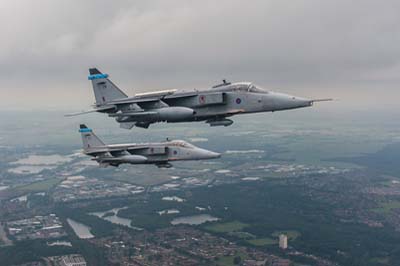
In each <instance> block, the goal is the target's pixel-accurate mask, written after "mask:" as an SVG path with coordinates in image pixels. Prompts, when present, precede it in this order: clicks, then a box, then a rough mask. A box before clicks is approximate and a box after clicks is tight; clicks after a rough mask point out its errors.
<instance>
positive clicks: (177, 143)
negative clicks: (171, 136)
mask: <svg viewBox="0 0 400 266" xmlns="http://www.w3.org/2000/svg"><path fill="white" fill-rule="evenodd" d="M171 144H172V145H173V146H178V147H183V148H188V149H194V148H195V146H193V145H192V144H190V143H187V142H186V141H183V140H174V141H172V142H171Z"/></svg>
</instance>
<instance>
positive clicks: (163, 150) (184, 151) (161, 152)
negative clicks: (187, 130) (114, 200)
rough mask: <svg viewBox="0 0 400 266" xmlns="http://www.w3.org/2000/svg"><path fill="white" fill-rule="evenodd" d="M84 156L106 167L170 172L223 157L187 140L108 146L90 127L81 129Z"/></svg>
mask: <svg viewBox="0 0 400 266" xmlns="http://www.w3.org/2000/svg"><path fill="white" fill-rule="evenodd" d="M79 132H80V133H81V136H82V143H83V153H84V154H86V155H89V156H92V157H93V158H92V160H94V161H96V162H98V163H99V165H100V166H102V167H107V166H116V167H118V166H119V165H120V164H124V163H129V164H155V165H156V166H158V167H160V168H170V167H172V165H171V164H170V163H169V162H171V161H184V160H205V159H215V158H219V157H221V154H219V153H216V152H212V151H209V150H205V149H201V148H198V147H196V146H194V145H192V144H190V143H188V142H186V141H183V140H168V141H166V142H159V143H141V144H135V143H128V144H113V145H106V144H104V143H103V142H102V141H101V140H100V139H99V138H98V137H97V136H96V135H95V134H94V133H93V131H92V129H90V128H88V127H86V125H83V124H82V125H80V129H79Z"/></svg>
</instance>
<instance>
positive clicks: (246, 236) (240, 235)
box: [228, 231, 256, 239]
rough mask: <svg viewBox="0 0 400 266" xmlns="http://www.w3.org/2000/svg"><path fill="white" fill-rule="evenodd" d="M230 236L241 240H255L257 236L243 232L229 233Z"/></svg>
mask: <svg viewBox="0 0 400 266" xmlns="http://www.w3.org/2000/svg"><path fill="white" fill-rule="evenodd" d="M228 235H229V236H234V237H237V238H241V239H254V238H256V236H255V235H253V234H250V233H248V232H242V231H235V232H228Z"/></svg>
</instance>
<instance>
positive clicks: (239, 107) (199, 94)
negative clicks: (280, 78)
mask: <svg viewBox="0 0 400 266" xmlns="http://www.w3.org/2000/svg"><path fill="white" fill-rule="evenodd" d="M89 74H90V75H89V76H88V79H89V80H90V81H91V82H92V86H93V91H94V95H95V99H96V103H95V105H94V109H93V110H90V111H86V112H82V113H76V114H70V115H69V116H72V115H78V114H84V113H88V112H100V113H106V114H108V116H110V117H113V118H115V120H116V121H117V122H118V123H120V126H121V127H122V128H126V129H131V128H132V127H134V126H137V127H142V128H148V127H149V126H150V124H153V123H156V122H168V123H175V122H189V121H205V122H206V123H208V124H209V125H210V126H230V125H231V124H232V123H233V121H232V120H230V119H227V117H230V116H233V115H237V114H247V113H257V112H274V111H282V110H289V109H295V108H302V107H308V106H311V105H313V103H314V102H319V101H329V100H331V99H318V100H310V99H305V98H300V97H295V96H291V95H287V94H283V93H277V92H272V91H267V90H264V89H262V88H260V87H259V86H257V85H254V84H252V83H249V82H238V83H230V82H226V81H225V80H223V83H221V84H218V85H216V86H213V87H211V88H207V89H194V90H191V91H178V90H163V91H155V92H147V93H138V94H136V95H134V96H133V97H129V96H128V95H126V94H125V93H124V92H123V91H122V90H120V89H119V88H118V87H117V86H116V85H115V84H114V83H112V82H111V80H110V79H109V78H108V75H107V74H103V73H101V72H100V71H99V70H98V69H97V68H91V69H89Z"/></svg>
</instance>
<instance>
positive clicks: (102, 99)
mask: <svg viewBox="0 0 400 266" xmlns="http://www.w3.org/2000/svg"><path fill="white" fill-rule="evenodd" d="M89 74H90V75H89V76H88V79H89V80H91V81H92V86H93V91H94V96H95V98H96V105H97V106H100V105H103V104H105V103H107V102H109V101H112V100H116V99H123V98H128V95H126V94H125V93H124V92H123V91H121V90H120V89H119V88H118V87H117V86H115V84H114V83H112V82H111V81H110V80H109V79H108V75H107V74H103V73H101V72H100V71H99V70H98V69H97V68H90V69H89Z"/></svg>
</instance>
